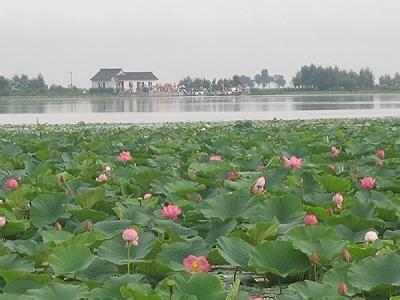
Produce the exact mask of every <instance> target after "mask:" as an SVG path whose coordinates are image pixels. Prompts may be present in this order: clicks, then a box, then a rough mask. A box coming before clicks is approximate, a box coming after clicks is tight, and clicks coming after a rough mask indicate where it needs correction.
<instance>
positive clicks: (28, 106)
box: [0, 95, 400, 124]
mask: <svg viewBox="0 0 400 300" xmlns="http://www.w3.org/2000/svg"><path fill="white" fill-rule="evenodd" d="M385 116H400V95H322V96H321V95H313V96H238V97H138V98H124V97H118V96H116V97H115V98H107V99H106V98H97V99H96V98H88V97H85V98H70V99H69V98H64V99H4V98H3V99H0V123H11V124H22V123H36V122H38V121H39V122H40V123H76V122H79V121H85V122H100V123H102V122H113V123H119V122H132V123H142V122H173V121H230V120H248V119H257V120H262V119H273V118H282V119H310V118H347V117H349V118H352V117H385Z"/></svg>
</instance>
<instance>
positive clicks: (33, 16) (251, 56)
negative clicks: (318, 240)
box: [0, 0, 400, 87]
mask: <svg viewBox="0 0 400 300" xmlns="http://www.w3.org/2000/svg"><path fill="white" fill-rule="evenodd" d="M1 2H2V3H1V6H0V37H1V40H0V75H5V76H12V75H13V74H20V73H26V74H28V75H37V74H38V73H42V74H43V75H44V76H45V78H46V80H47V83H49V84H50V83H60V84H63V85H67V84H68V82H69V72H70V71H72V72H73V75H74V83H75V84H76V85H78V86H82V87H87V86H89V84H90V81H89V79H90V77H91V76H92V75H93V74H94V73H95V72H96V71H97V69H98V68H100V67H110V68H112V67H122V68H123V69H124V70H128V71H153V72H154V73H155V74H156V75H157V76H158V77H159V78H160V80H161V81H163V82H176V81H178V80H179V79H180V78H181V77H183V76H184V75H191V76H204V77H208V78H212V77H230V76H232V75H233V74H234V73H239V74H246V75H251V76H253V75H254V74H255V73H257V72H258V71H259V70H260V69H262V68H264V67H266V68H268V69H269V70H270V73H281V74H284V75H285V76H286V77H288V78H289V79H290V78H291V76H292V75H293V74H294V73H295V72H296V70H297V69H298V68H299V67H300V66H301V65H302V64H308V63H311V62H314V63H317V64H323V65H335V64H337V65H338V66H340V67H344V68H353V69H359V68H360V67H363V66H370V67H371V68H372V69H373V71H374V72H375V73H376V74H377V75H380V74H382V73H394V72H395V71H400V58H399V55H400V17H399V16H400V1H399V0H247V1H246V0H242V1H239V0H201V1H198V0H197V1H195V0H141V1H139V0H107V1H106V0H34V1H33V0H1Z"/></svg>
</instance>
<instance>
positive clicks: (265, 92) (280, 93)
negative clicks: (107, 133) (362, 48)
mask: <svg viewBox="0 0 400 300" xmlns="http://www.w3.org/2000/svg"><path fill="white" fill-rule="evenodd" d="M346 95H352V96H357V95H360V96H361V95H400V91H379V90H372V91H352V92H346V91H287V90H281V91H277V90H276V89H271V91H269V90H268V89H265V90H262V92H256V93H250V94H243V95H221V96H216V95H206V96H191V95H187V96H180V95H177V94H156V95H152V94H148V95H118V94H82V93H71V94H68V93H65V94H43V95H8V96H0V100H19V99H21V100H22V99H23V100H28V99H31V100H40V99H52V98H54V99H71V98H77V99H82V98H83V99H85V98H100V99H111V98H112V99H115V98H121V99H134V98H168V97H193V98H213V97H247V96H346Z"/></svg>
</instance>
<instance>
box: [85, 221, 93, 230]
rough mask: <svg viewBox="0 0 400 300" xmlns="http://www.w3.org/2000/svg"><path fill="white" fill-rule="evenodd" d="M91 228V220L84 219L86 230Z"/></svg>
mask: <svg viewBox="0 0 400 300" xmlns="http://www.w3.org/2000/svg"><path fill="white" fill-rule="evenodd" d="M92 228H93V223H92V221H91V220H86V221H85V230H86V231H91V230H92Z"/></svg>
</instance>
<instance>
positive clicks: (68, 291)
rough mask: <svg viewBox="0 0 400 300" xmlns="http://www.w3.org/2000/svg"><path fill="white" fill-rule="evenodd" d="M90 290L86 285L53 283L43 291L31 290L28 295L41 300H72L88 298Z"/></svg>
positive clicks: (42, 289)
mask: <svg viewBox="0 0 400 300" xmlns="http://www.w3.org/2000/svg"><path fill="white" fill-rule="evenodd" d="M88 291H89V289H88V288H87V287H86V286H85V285H73V284H62V283H56V282H53V283H51V284H49V285H47V286H44V287H42V288H41V289H36V290H29V291H27V292H26V295H29V296H34V297H36V299H40V300H54V299H57V300H71V299H82V298H85V297H87V296H88V294H89V292H88Z"/></svg>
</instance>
